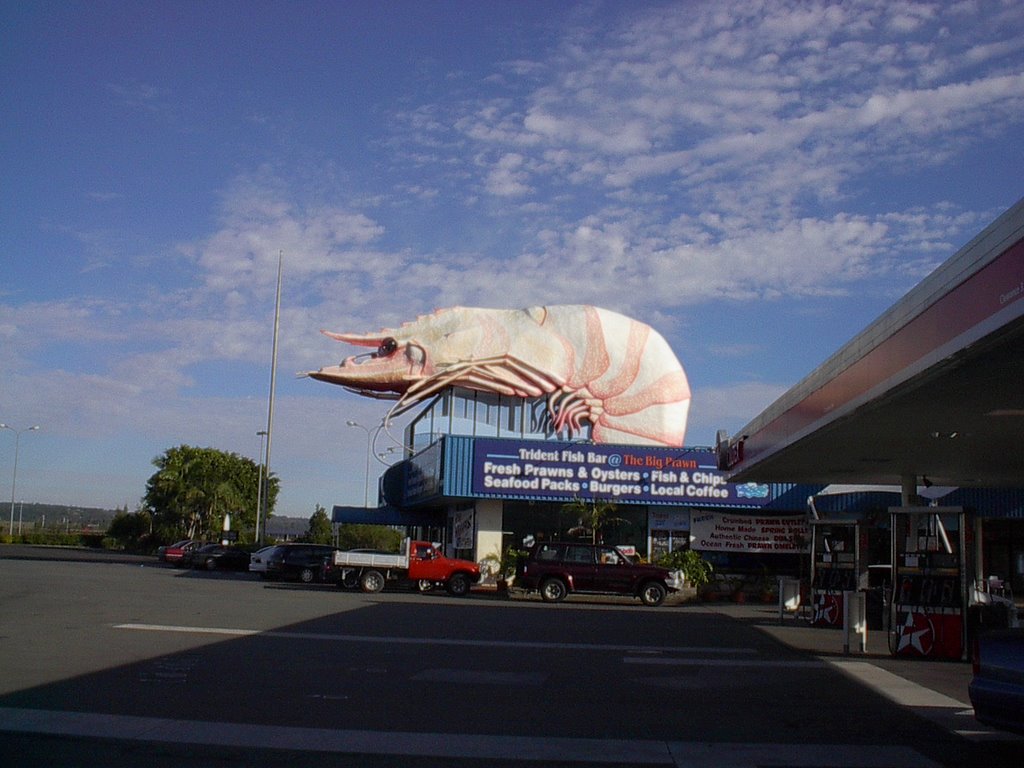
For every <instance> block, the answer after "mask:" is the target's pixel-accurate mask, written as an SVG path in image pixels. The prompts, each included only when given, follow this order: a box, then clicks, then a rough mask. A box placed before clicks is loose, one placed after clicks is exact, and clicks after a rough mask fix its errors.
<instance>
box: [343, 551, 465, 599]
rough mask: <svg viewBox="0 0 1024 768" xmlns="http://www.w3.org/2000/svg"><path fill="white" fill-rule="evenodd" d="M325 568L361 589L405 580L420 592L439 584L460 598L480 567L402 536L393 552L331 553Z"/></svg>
mask: <svg viewBox="0 0 1024 768" xmlns="http://www.w3.org/2000/svg"><path fill="white" fill-rule="evenodd" d="M327 570H328V573H327V574H326V577H327V578H328V579H330V580H335V581H337V582H338V583H340V584H341V585H342V586H344V587H350V588H351V587H359V588H360V589H362V590H363V591H364V592H380V591H381V590H382V589H384V586H385V585H386V584H387V583H389V582H405V583H408V584H411V585H413V586H415V587H417V588H418V589H419V590H420V591H421V592H426V591H428V590H430V589H432V588H434V587H435V586H443V587H444V588H445V589H446V590H447V591H448V594H450V595H455V596H457V597H461V596H463V595H466V594H469V590H470V587H472V586H473V584H475V583H476V582H478V581H479V580H480V566H479V565H477V564H476V563H474V562H473V561H471V560H457V559H454V558H450V557H445V556H444V554H442V553H441V551H440V550H439V549H438V548H437V547H435V546H434V545H433V544H431V543H430V542H429V541H414V540H412V539H405V540H404V541H403V542H402V550H401V551H400V552H398V553H397V554H385V553H380V552H367V551H358V550H355V551H349V552H335V553H334V556H333V557H332V558H330V562H329V563H328V569H327Z"/></svg>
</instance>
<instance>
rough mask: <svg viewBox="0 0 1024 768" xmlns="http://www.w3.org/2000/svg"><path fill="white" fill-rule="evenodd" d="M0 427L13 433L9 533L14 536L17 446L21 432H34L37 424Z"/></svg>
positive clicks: (2, 425)
mask: <svg viewBox="0 0 1024 768" xmlns="http://www.w3.org/2000/svg"><path fill="white" fill-rule="evenodd" d="M0 429H9V430H11V432H13V433H14V475H13V476H12V477H11V529H10V535H11V537H12V538H13V537H14V493H15V489H16V488H17V485H18V448H19V444H20V443H21V433H22V432H34V431H35V430H37V429H39V425H38V424H36V425H35V426H32V427H25V429H15V428H14V427H12V426H11V425H10V424H0Z"/></svg>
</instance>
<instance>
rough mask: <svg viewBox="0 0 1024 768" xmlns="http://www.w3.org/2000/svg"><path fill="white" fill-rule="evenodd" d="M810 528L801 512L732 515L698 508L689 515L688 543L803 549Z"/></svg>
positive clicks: (715, 548)
mask: <svg viewBox="0 0 1024 768" xmlns="http://www.w3.org/2000/svg"><path fill="white" fill-rule="evenodd" d="M810 536H811V535H810V530H809V528H808V525H807V518H806V517H805V516H804V515H777V516H771V517H768V516H759V515H732V514H729V513H727V512H701V513H699V514H694V515H693V516H692V517H691V518H690V546H691V547H692V548H693V549H697V550H703V551H707V552H767V553H777V554H795V553H799V552H806V551H807V548H808V543H809V542H810Z"/></svg>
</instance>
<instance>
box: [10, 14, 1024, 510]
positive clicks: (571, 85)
mask: <svg viewBox="0 0 1024 768" xmlns="http://www.w3.org/2000/svg"><path fill="white" fill-rule="evenodd" d="M0 78H2V89H0V99H2V101H0V104H2V111H3V116H4V117H3V120H2V121H0V178H2V182H0V206H2V207H0V225H2V226H0V254H2V255H0V421H2V422H6V423H8V424H11V425H13V426H15V427H27V426H31V425H34V424H39V425H40V430H39V431H38V432H32V433H30V434H23V435H22V437H21V441H20V445H21V450H20V461H19V467H18V483H17V496H18V498H19V499H24V500H25V501H40V502H50V503H67V504H77V505H83V506H106V507H113V506H121V505H125V504H127V505H128V506H129V507H130V508H131V509H134V508H135V507H136V505H137V503H138V501H139V499H140V498H141V496H142V494H143V493H144V489H145V482H146V480H147V478H148V477H149V476H150V475H151V474H152V472H153V467H152V464H151V461H152V459H153V458H154V457H156V456H158V455H159V454H161V453H163V451H165V450H166V449H167V448H169V447H172V446H174V445H178V444H181V443H189V444H192V445H200V446H211V447H215V448H220V449H223V450H229V451H235V452H238V453H241V454H243V455H247V456H251V457H253V458H256V457H257V456H258V454H259V450H260V438H259V437H257V435H256V432H257V431H258V430H260V429H263V428H264V427H265V424H266V404H267V395H268V391H269V379H270V349H271V339H272V329H273V313H274V284H275V279H276V270H277V259H278V254H279V253H280V252H282V251H283V254H284V283H283V291H282V316H281V327H280V352H279V374H278V388H277V399H276V414H275V422H274V445H273V455H272V468H273V470H274V471H275V472H276V473H278V474H279V476H280V477H281V482H282V494H281V498H280V502H279V507H278V510H277V511H278V513H279V514H285V515H292V516H303V517H308V516H309V515H310V514H312V512H313V509H314V506H315V505H316V504H322V505H324V506H325V507H328V508H330V506H331V505H332V504H335V503H361V502H362V497H363V489H364V458H365V456H366V436H365V433H363V432H361V431H360V430H358V429H353V428H348V427H346V426H345V423H346V421H348V420H355V421H358V422H360V423H362V424H364V425H367V426H372V425H374V424H376V423H378V422H379V420H380V418H381V416H382V415H383V414H384V412H385V410H386V408H387V404H386V403H382V402H379V401H374V400H368V399H365V398H360V397H358V396H356V395H352V394H349V393H346V392H345V391H344V390H342V389H340V388H338V387H332V386H328V385H326V384H322V383H319V382H315V381H313V380H309V379H297V378H295V377H294V373H295V372H298V371H306V370H311V369H317V368H319V367H321V366H323V365H328V364H333V363H336V362H337V361H338V360H340V359H341V357H342V356H344V355H345V354H348V351H349V350H350V348H348V347H345V346H344V345H340V344H338V343H337V342H335V341H332V340H330V339H327V338H326V337H323V336H322V335H320V333H319V330H320V329H321V328H327V329H330V330H334V331H353V332H363V331H372V330H376V329H377V328H380V327H382V326H387V325H393V324H397V323H399V322H401V321H403V320H410V319H413V318H414V317H415V316H416V315H418V314H422V313H425V312H430V311H432V310H433V309H436V308H439V307H448V306H455V305H466V306H481V307H525V306H531V305H536V304H562V303H586V304H595V305H597V306H603V307H607V308H609V309H614V310H617V311H619V312H622V313H624V314H628V315H631V316H634V317H637V318H639V319H641V320H643V321H645V322H647V323H649V324H651V325H653V326H654V327H655V328H657V329H658V330H659V331H661V333H662V334H663V335H664V336H665V337H666V338H667V339H668V341H669V343H670V344H671V345H672V347H673V349H674V350H675V351H676V354H677V355H678V357H679V358H680V360H681V361H682V363H683V366H684V367H685V369H686V371H687V374H688V376H689V378H690V384H691V387H692V388H693V405H692V408H691V412H690V422H689V429H688V435H687V441H686V442H687V444H688V445H710V444H712V443H713V442H714V436H715V431H716V430H717V429H720V428H721V429H728V430H730V431H735V430H737V429H739V428H741V427H742V426H743V425H744V424H746V423H747V422H748V421H749V420H750V419H751V418H752V417H754V416H755V415H757V414H758V413H759V412H760V411H761V410H762V409H763V408H764V407H765V406H767V405H768V404H769V403H771V402H772V401H773V400H774V399H775V398H776V397H777V396H778V395H780V394H781V393H782V392H784V391H785V390H786V389H788V388H789V387H790V386H791V385H792V384H794V383H795V382H796V381H798V380H799V379H801V378H802V377H803V376H804V375H805V374H807V373H808V372H810V371H811V370H812V369H814V368H815V367H816V366H817V365H818V364H820V363H821V362H823V361H824V360H825V358H827V357H828V356H829V354H831V353H832V352H833V351H835V350H836V349H837V348H838V347H839V346H840V345H841V344H843V343H844V342H846V341H847V340H849V339H850V338H851V337H852V336H854V335H855V334H856V333H857V332H859V331H860V330H861V329H862V328H864V327H865V326H866V325H867V324H868V323H870V322H871V321H872V320H873V319H874V318H875V317H877V316H878V315H879V314H880V313H881V312H882V311H884V310H885V309H886V308H887V307H888V306H889V305H891V304H892V303H893V301H895V300H896V299H897V298H899V297H900V296H901V295H902V294H904V293H905V292H906V291H907V290H908V289H909V288H911V287H912V286H913V285H914V284H916V283H917V282H918V281H920V280H921V278H923V277H924V276H925V275H926V274H928V273H929V272H930V271H931V270H932V269H934V268H935V267H936V266H937V265H938V264H940V263H941V262H942V261H944V260H945V259H946V258H948V257H949V256H950V255H952V254H953V253H954V252H955V251H956V250H957V249H958V248H959V247H960V246H962V245H963V244H965V243H966V242H967V241H969V240H970V239H971V238H972V237H973V236H974V235H976V234H977V233H978V232H979V231H980V230H981V229H982V228H983V227H984V226H986V225H987V224H988V223H989V222H991V221H992V220H993V219H994V218H995V217H996V216H997V215H998V214H999V213H1001V212H1002V211H1004V210H1005V209H1006V208H1008V207H1010V206H1011V205H1012V204H1013V203H1014V202H1016V201H1017V200H1018V199H1019V198H1020V196H1021V194H1022V184H1021V179H1022V178H1024V162H1022V159H1024V158H1022V153H1024V7H1022V6H1021V4H1020V3H1019V2H1018V1H1017V0H1012V1H1011V0H1007V1H1006V2H1000V1H999V0H968V1H965V2H903V1H901V0H850V1H849V2H844V3H823V2H812V1H807V2H785V1H778V2H776V1H772V2H761V3H759V2H751V1H750V0H735V1H733V0H714V1H713V2H631V3H618V2H563V3H552V2H489V1H487V0H482V1H478V2H468V1H465V2H454V1H452V2H442V1H440V0H439V1H436V2H431V1H429V0H425V1H422V2H411V1H409V2H362V1H354V2H310V1H307V2H217V1H216V0H211V2H147V3H135V2H102V1H101V2H89V3H69V2H22V3H5V4H4V5H3V7H2V8H0ZM379 447H380V446H378V448H379ZM13 453H14V435H13V434H12V433H11V432H9V431H7V430H3V431H0V498H3V497H4V489H7V491H6V493H7V494H8V498H9V493H10V480H11V474H12V467H13ZM374 464H375V467H374V471H376V469H377V468H379V466H380V465H379V464H376V462H374Z"/></svg>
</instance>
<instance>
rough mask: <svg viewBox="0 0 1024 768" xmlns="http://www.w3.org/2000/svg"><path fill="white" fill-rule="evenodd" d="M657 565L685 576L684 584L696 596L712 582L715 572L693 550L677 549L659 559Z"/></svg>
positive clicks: (709, 564)
mask: <svg viewBox="0 0 1024 768" xmlns="http://www.w3.org/2000/svg"><path fill="white" fill-rule="evenodd" d="M657 565H660V566H661V567H662V568H668V569H669V570H670V571H679V572H680V573H681V574H682V575H683V584H684V585H685V586H688V587H690V588H692V589H693V591H694V595H696V594H697V593H698V592H699V591H700V588H701V587H702V586H704V585H705V584H707V583H708V582H709V581H711V574H712V572H713V571H714V568H713V567H712V565H711V563H709V562H708V561H707V560H705V559H704V558H703V557H701V555H700V553H699V552H696V551H695V550H692V549H676V550H673V551H672V552H669V553H667V554H664V555H662V556H661V557H659V558H658V561H657Z"/></svg>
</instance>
